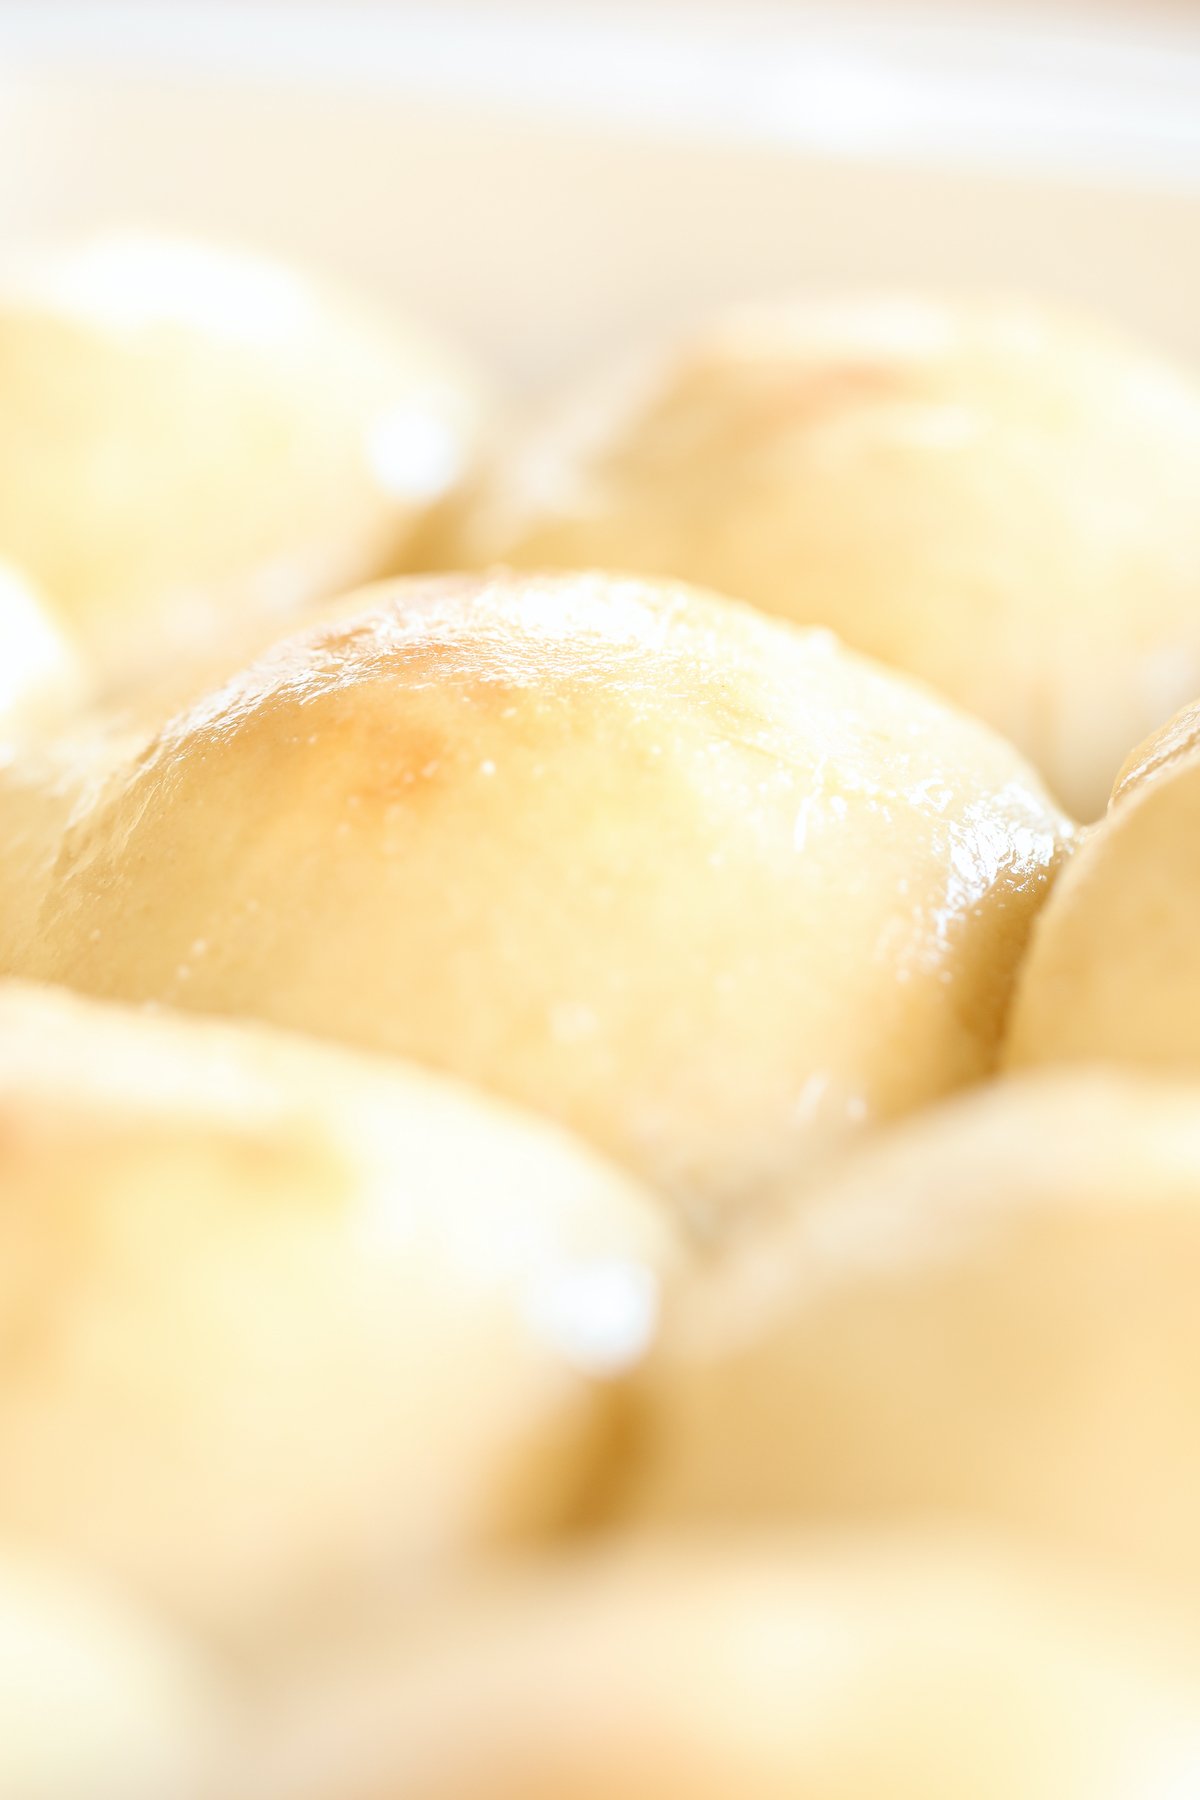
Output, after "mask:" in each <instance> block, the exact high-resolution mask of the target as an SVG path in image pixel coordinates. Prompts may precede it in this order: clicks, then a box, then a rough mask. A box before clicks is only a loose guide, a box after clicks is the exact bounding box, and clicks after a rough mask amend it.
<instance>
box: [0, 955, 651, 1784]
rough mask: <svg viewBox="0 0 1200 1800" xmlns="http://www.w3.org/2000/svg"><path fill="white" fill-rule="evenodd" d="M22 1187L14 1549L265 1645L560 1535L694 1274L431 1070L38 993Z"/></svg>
mask: <svg viewBox="0 0 1200 1800" xmlns="http://www.w3.org/2000/svg"><path fill="white" fill-rule="evenodd" d="M0 1192H2V1193H3V1195H4V1204H3V1207H2V1208H0V1271H2V1273H0V1339H2V1341H3V1342H4V1343H5V1344H7V1345H8V1346H10V1350H9V1353H8V1354H7V1355H6V1357H5V1363H4V1369H3V1375H2V1377H0V1539H4V1540H8V1541H12V1542H25V1543H28V1544H30V1545H31V1546H35V1547H37V1548H39V1549H42V1550H45V1551H47V1552H55V1553H59V1554H63V1555H68V1556H70V1557H72V1558H74V1559H76V1560H78V1561H80V1562H84V1563H88V1562H90V1563H91V1564H94V1565H96V1566H99V1567H101V1568H103V1569H106V1570H108V1571H110V1572H112V1573H113V1574H115V1575H117V1576H120V1577H122V1578H123V1579H124V1580H125V1581H126V1582H128V1583H129V1584H130V1586H131V1587H132V1588H133V1589H135V1590H137V1591H138V1592H141V1593H143V1594H145V1595H147V1596H150V1597H151V1598H152V1599H154V1600H155V1601H157V1602H159V1603H160V1604H162V1605H163V1606H165V1607H167V1608H169V1609H171V1610H172V1611H173V1612H174V1613H175V1614H177V1615H178V1616H179V1617H180V1618H181V1619H183V1620H185V1621H187V1622H189V1623H190V1624H193V1625H195V1626H198V1627H200V1628H202V1629H204V1630H205V1631H209V1632H212V1633H214V1634H218V1635H219V1636H220V1637H221V1639H222V1641H223V1642H225V1643H228V1644H237V1645H238V1646H241V1645H242V1644H249V1643H251V1642H252V1641H253V1642H255V1643H257V1642H259V1641H263V1642H265V1641H266V1640H267V1639H268V1638H270V1637H271V1635H272V1634H280V1633H283V1634H293V1633H295V1634H302V1633H303V1632H304V1631H305V1630H306V1629H308V1628H310V1627H311V1628H312V1629H314V1630H315V1629H317V1628H318V1627H319V1626H320V1624H321V1623H322V1621H324V1620H325V1619H326V1618H327V1617H333V1616H335V1615H336V1614H337V1612H338V1611H339V1610H340V1609H341V1608H343V1607H345V1608H346V1609H347V1610H350V1609H352V1608H353V1607H354V1606H355V1605H356V1604H359V1603H362V1602H364V1600H366V1599H374V1598H376V1597H378V1595H380V1594H381V1593H385V1592H386V1591H387V1587H388V1583H389V1582H393V1581H395V1582H405V1581H411V1580H413V1579H415V1578H417V1577H418V1576H419V1575H420V1574H421V1573H422V1572H423V1571H424V1570H425V1569H426V1568H428V1567H432V1566H433V1565H434V1564H436V1563H437V1562H438V1560H439V1559H442V1558H446V1557H449V1556H451V1555H456V1554H463V1555H466V1554H468V1553H470V1552H471V1551H472V1550H475V1549H478V1548H480V1547H481V1546H484V1545H487V1544H492V1543H498V1542H500V1541H503V1540H511V1539H513V1538H514V1537H518V1536H525V1535H527V1534H529V1533H531V1532H534V1531H538V1530H542V1529H548V1528H549V1527H551V1526H553V1525H555V1524H557V1523H559V1522H560V1521H561V1520H563V1518H564V1517H565V1516H566V1515H567V1514H569V1513H570V1512H571V1511H572V1510H573V1509H574V1507H575V1505H576V1502H577V1500H578V1498H579V1496H580V1494H581V1492H582V1491H583V1490H584V1488H586V1487H588V1486H590V1484H591V1482H592V1481H593V1479H594V1477H595V1474H596V1467H597V1464H598V1463H599V1461H600V1460H601V1459H602V1458H603V1457H604V1456H605V1455H606V1454H607V1451H608V1448H609V1439H610V1435H611V1432H612V1429H613V1427H614V1417H613V1412H612V1401H611V1399H610V1397H609V1390H610V1386H611V1383H610V1380H609V1378H610V1377H611V1376H612V1375H613V1374H614V1373H615V1372H616V1371H618V1370H619V1369H622V1368H623V1367H624V1366H625V1365H626V1364H627V1363H628V1362H630V1361H631V1360H634V1359H636V1358H637V1357H638V1356H639V1355H640V1354H641V1353H642V1351H643V1349H644V1348H645V1345H646V1342H647V1339H648V1337H649V1335H650V1334H651V1333H652V1331H653V1328H654V1321H655V1314H656V1308H657V1303H658V1283H659V1280H660V1277H661V1275H662V1273H663V1272H664V1270H665V1268H666V1266H667V1262H668V1260H669V1244H668V1243H667V1241H666V1239H665V1237H664V1232H663V1228H662V1226H661V1223H660V1221H659V1219H658V1217H657V1215H656V1209H655V1208H654V1206H653V1204H652V1203H651V1202H650V1201H648V1200H645V1199H643V1197H642V1196H641V1195H640V1194H639V1193H638V1192H637V1190H636V1189H634V1188H633V1187H632V1186H631V1184H629V1183H628V1182H626V1181H625V1180H624V1179H623V1178H622V1177H620V1176H618V1175H616V1174H614V1173H612V1172H611V1171H609V1170H608V1169H607V1168H605V1167H604V1166H603V1165H602V1164H600V1163H599V1162H598V1161H597V1160H595V1159H594V1158H593V1157H591V1156H590V1155H589V1154H588V1153H587V1152H586V1151H585V1150H584V1149H583V1148H582V1147H579V1146H576V1145H574V1144H572V1143H571V1142H570V1141H569V1140H567V1139H566V1138H565V1137H562V1136H560V1135H559V1134H558V1133H556V1132H555V1131H553V1130H552V1129H550V1128H549V1127H547V1126H545V1125H542V1124H540V1123H537V1122H534V1123H530V1122H529V1121H527V1120H524V1119H522V1118H520V1117H519V1116H517V1115H516V1114H515V1113H512V1112H509V1111H508V1110H506V1109H504V1108H503V1107H500V1106H498V1105H497V1104H495V1103H494V1102H490V1101H487V1100H485V1099H482V1098H479V1097H476V1096H474V1095H471V1094H470V1093H468V1092H466V1091H465V1090H461V1089H459V1088H457V1087H455V1086H453V1085H451V1084H449V1083H446V1082H444V1081H441V1080H438V1079H437V1078H435V1077H434V1076H432V1075H428V1074H425V1073H423V1072H421V1071H418V1070H414V1069H406V1068H404V1067H402V1066H399V1065H388V1064H385V1063H382V1062H381V1063H376V1062H374V1061H372V1060H371V1059H369V1058H366V1057H352V1056H349V1055H347V1054H346V1053H344V1052H341V1051H338V1050H336V1049H331V1048H323V1047H321V1046H320V1045H315V1044H310V1043H307V1042H304V1041H302V1040H298V1041H291V1040H289V1039H287V1038H285V1037H283V1036H277V1035H275V1034H272V1033H270V1032H266V1031H263V1030H261V1029H257V1028H251V1027H234V1026H221V1025H213V1024H205V1023H201V1022H199V1021H196V1020H187V1019H173V1018H171V1017H169V1016H162V1015H153V1014H138V1013H135V1012H130V1011H124V1010H121V1009H119V1008H104V1007H98V1006H96V1005H94V1004H90V1003H87V1002H84V1001H81V1000H77V999H74V998H70V997H68V996H65V995H59V994H55V993H51V992H39V991H36V990H24V989H22V988H21V987H19V986H17V987H10V988H8V989H3V990H0ZM121 1800H124V1796H122V1797H121Z"/></svg>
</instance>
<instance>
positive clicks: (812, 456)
mask: <svg viewBox="0 0 1200 1800" xmlns="http://www.w3.org/2000/svg"><path fill="white" fill-rule="evenodd" d="M443 554H444V555H445V556H446V557H447V558H448V559H449V561H451V562H453V563H466V564H472V565H476V564H486V563H489V562H492V561H505V562H510V563H516V564H519V565H523V566H526V567H548V566H554V567H563V566H567V567H572V566H573V567H588V566H591V565H595V564H603V565H605V566H607V567H610V568H628V569H640V570H643V571H645V572H648V573H659V574H668V575H675V576H679V577H682V578H683V579H685V580H692V581H700V582H704V583H707V584H709V585H711V586H713V587H715V588H720V589H722V590H723V591H725V592H728V593H730V594H736V595H738V596H740V597H741V598H743V599H745V600H750V601H753V602H754V604H755V605H757V606H761V607H763V608H765V609H766V610H767V611H768V612H773V613H780V614H782V615H784V616H785V617H787V618H791V619H796V620H799V621H801V622H803V623H812V624H820V625H829V626H832V627H833V628H834V629H835V630H836V631H837V632H839V633H840V634H841V636H843V637H844V638H845V640H846V641H847V643H849V644H851V645H853V646H854V647H855V648H856V649H859V650H864V651H867V652H868V653H869V654H870V655H872V656H877V657H879V658H881V659H882V660H883V661H884V662H888V663H892V664H894V665H896V666H897V667H898V668H901V669H905V670H908V671H909V672H911V673H912V674H915V675H919V676H921V677H922V678H923V679H925V680H927V681H929V682H931V683H932V684H933V685H934V686H935V687H936V688H938V689H940V690H941V692H943V693H944V694H946V695H947V696H949V698H951V699H953V700H955V701H957V702H958V703H959V704H960V705H962V706H964V707H966V709H967V710H968V711H969V712H973V713H977V714H978V715H979V716H980V717H981V718H984V719H986V720H988V721H989V722H990V723H991V724H992V725H995V726H997V727H998V728H999V729H1000V730H1001V731H1002V732H1004V733H1005V735H1006V736H1007V737H1010V738H1011V739H1012V740H1013V742H1014V743H1016V744H1017V745H1018V746H1019V748H1020V749H1021V750H1023V751H1024V753H1025V754H1026V755H1027V756H1028V757H1030V758H1031V760H1032V761H1033V762H1034V763H1036V764H1037V766H1038V767H1039V768H1040V769H1041V771H1042V773H1043V774H1044V775H1045V777H1046V778H1047V780H1048V781H1049V782H1050V785H1051V786H1052V788H1053V789H1054V790H1055V792H1056V793H1057V795H1058V797H1059V798H1060V799H1061V800H1062V801H1063V802H1064V803H1065V804H1066V805H1067V806H1068V808H1070V809H1071V810H1072V811H1073V812H1075V813H1076V814H1078V816H1080V817H1083V818H1093V817H1095V815H1096V814H1097V813H1098V812H1099V811H1101V809H1102V808H1103V805H1104V801H1105V799H1106V797H1107V794H1108V789H1109V786H1110V784H1111V782H1112V779H1113V776H1114V774H1115V773H1116V770H1117V768H1118V767H1119V765H1120V763H1121V760H1122V758H1123V757H1124V756H1125V754H1126V752H1127V751H1128V749H1129V747H1130V745H1131V744H1133V743H1135V742H1136V741H1137V740H1138V738H1140V737H1141V736H1142V735H1143V734H1144V733H1145V732H1146V731H1148V730H1150V729H1151V728H1152V727H1153V726H1155V725H1157V724H1158V723H1159V722H1160V721H1161V720H1162V719H1164V718H1166V717H1167V715H1168V714H1169V713H1170V712H1172V711H1173V710H1174V708H1175V707H1177V706H1179V705H1181V704H1182V703H1183V701H1184V700H1186V699H1187V698H1188V697H1189V696H1190V695H1191V694H1193V693H1196V692H1200V607H1198V605H1197V597H1198V596H1200V388H1197V387H1196V386H1195V385H1194V384H1193V383H1192V382H1191V381H1190V380H1189V379H1188V378H1187V377H1186V376H1185V375H1184V374H1182V373H1181V372H1179V371H1177V370H1175V369H1172V368H1170V367H1168V366H1167V365H1165V364H1163V363H1161V362H1159V361H1158V360H1157V359H1156V358H1155V357H1154V356H1153V355H1151V354H1150V353H1149V352H1148V351H1146V350H1144V349H1143V348H1142V347H1141V346H1140V345H1138V344H1136V343H1133V342H1128V341H1126V340H1125V339H1124V338H1122V337H1121V336H1119V335H1118V334H1117V333H1115V332H1108V331H1106V330H1103V329H1101V328H1100V327H1099V326H1097V325H1095V324H1093V323H1091V322H1090V321H1088V320H1087V319H1084V318H1080V317H1076V316H1075V315H1073V314H1071V313H1067V312H1059V311H1056V310H1053V309H1051V308H1047V307H1039V306H1034V305H1032V304H1025V303H1020V302H1016V301H1006V300H1000V299H992V300H976V301H970V300H964V299H954V300H951V299H937V298H924V299H920V298H913V299H903V298H894V297H887V296H882V297H877V298H874V299H869V298H867V299H862V300H859V301H849V302H843V303H842V304H841V305H838V304H835V303H830V302H822V303H816V302H814V303H806V304H796V305H792V306H786V305H781V306H777V307H774V308H769V307H761V308H756V309H747V310H744V311H741V312H736V313H734V314H732V315H731V316H729V317H727V318H726V319H725V320H724V321H722V322H720V323H718V324H716V325H715V326H714V327H713V328H712V329H710V330H709V331H707V332H704V333H701V334H700V335H699V336H697V337H695V338H693V339H692V340H691V341H690V342H687V343H685V344H683V345H682V346H681V347H679V348H678V349H677V350H675V351H674V352H672V353H671V354H670V355H669V356H668V357H666V358H665V359H664V360H663V361H662V362H660V363H659V364H658V365H656V366H653V367H651V368H649V369H645V370H639V371H638V372H637V373H636V375H632V376H631V377H630V378H629V379H626V380H624V381H622V380H620V379H614V378H613V377H612V376H611V375H606V376H605V378H604V380H603V382H602V383H600V384H598V385H597V386H596V388H595V390H594V391H590V392H588V393H585V394H584V395H583V396H582V397H581V398H579V399H572V400H568V402H567V403H566V404H565V405H564V406H562V407H561V408H560V409H559V410H558V412H557V413H556V414H555V415H553V416H552V417H551V418H549V419H548V420H547V421H546V422H545V423H544V424H543V425H541V426H540V427H538V428H535V429H534V430H533V431H531V432H530V434H529V436H528V439H527V441H526V442H525V443H524V445H523V446H522V447H520V448H519V449H517V450H516V451H515V452H513V453H512V454H511V455H510V456H509V457H508V458H507V460H504V461H502V462H500V464H499V466H498V468H497V469H496V470H495V472H494V473H493V474H492V475H491V476H490V477H489V478H488V479H487V480H486V481H485V482H484V483H483V484H482V486H481V489H480V491H479V493H478V494H477V495H476V496H475V497H474V499H473V501H472V502H471V503H470V504H469V505H468V506H467V507H466V509H465V510H464V511H463V512H462V513H461V515H459V517H458V523H457V527H456V528H454V529H452V530H451V532H450V535H449V539H448V541H447V543H446V544H445V546H444V550H443Z"/></svg>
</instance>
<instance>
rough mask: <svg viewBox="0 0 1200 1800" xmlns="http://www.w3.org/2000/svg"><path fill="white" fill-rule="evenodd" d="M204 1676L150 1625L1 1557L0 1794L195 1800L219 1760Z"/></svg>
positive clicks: (122, 1607)
mask: <svg viewBox="0 0 1200 1800" xmlns="http://www.w3.org/2000/svg"><path fill="white" fill-rule="evenodd" d="M222 1725H223V1721H222V1718H221V1712H220V1709H219V1708H218V1703H217V1698H216V1694H215V1691H214V1690H213V1687H212V1684H211V1683H210V1681H209V1680H208V1679H207V1678H206V1675H205V1673H204V1672H202V1671H201V1669H200V1668H199V1667H198V1666H197V1665H196V1664H195V1663H194V1662H193V1660H192V1658H191V1657H190V1656H188V1655H186V1654H185V1653H184V1650H183V1649H182V1647H181V1646H179V1645H178V1644H176V1643H175V1642H174V1641H172V1640H170V1639H169V1638H168V1637H166V1636H165V1635H164V1634H163V1633H162V1631H161V1630H160V1629H158V1628H156V1627H155V1626H154V1625H153V1624H152V1623H151V1622H150V1621H149V1620H146V1619H143V1618H142V1617H140V1616H139V1615H137V1614H136V1613H134V1612H132V1611H131V1610H130V1609H129V1608H128V1606H127V1604H126V1603H125V1602H123V1601H120V1600H118V1598H117V1597H116V1596H115V1595H114V1594H110V1593H108V1592H106V1591H93V1590H92V1589H91V1588H90V1587H88V1586H85V1585H82V1584H80V1583H79V1582H78V1581H77V1580H75V1579H74V1578H71V1577H68V1576H67V1575H66V1574H64V1573H63V1572H62V1571H59V1570H55V1569H52V1568H50V1567H47V1566H42V1565H40V1564H36V1563H31V1562H29V1561H27V1560H26V1559H24V1558H13V1557H12V1556H11V1555H9V1554H7V1553H6V1554H3V1555H0V1794H3V1795H4V1796H5V1800H167V1796H169V1797H170V1800H194V1797H198V1796H200V1795H201V1794H204V1795H207V1794H208V1793H209V1787H208V1777H209V1776H210V1775H211V1774H213V1773H214V1772H215V1765H216V1761H217V1758H218V1756H219V1755H221V1754H222V1753H223V1748H224V1746H223V1744H222V1738H223V1735H224V1733H223V1730H222Z"/></svg>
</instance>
